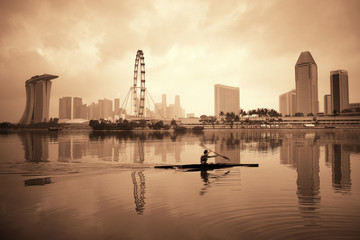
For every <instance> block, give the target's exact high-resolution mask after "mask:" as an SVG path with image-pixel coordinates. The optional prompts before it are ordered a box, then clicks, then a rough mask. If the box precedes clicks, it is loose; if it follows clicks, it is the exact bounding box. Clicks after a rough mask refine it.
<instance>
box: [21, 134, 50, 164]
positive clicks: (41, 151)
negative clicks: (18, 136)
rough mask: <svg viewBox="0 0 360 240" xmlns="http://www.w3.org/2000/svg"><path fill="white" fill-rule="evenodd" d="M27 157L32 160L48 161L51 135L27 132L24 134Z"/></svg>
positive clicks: (23, 140)
mask: <svg viewBox="0 0 360 240" xmlns="http://www.w3.org/2000/svg"><path fill="white" fill-rule="evenodd" d="M22 142H23V145H24V150H25V151H24V152H25V159H26V160H27V161H30V162H46V161H47V160H48V157H49V137H48V136H47V135H44V134H32V133H26V134H24V135H23V136H22Z"/></svg>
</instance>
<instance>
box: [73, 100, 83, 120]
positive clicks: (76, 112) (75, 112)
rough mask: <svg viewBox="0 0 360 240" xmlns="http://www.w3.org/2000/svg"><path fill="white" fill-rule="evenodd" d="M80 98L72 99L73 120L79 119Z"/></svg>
mask: <svg viewBox="0 0 360 240" xmlns="http://www.w3.org/2000/svg"><path fill="white" fill-rule="evenodd" d="M82 105H83V104H82V98H78V97H74V98H73V119H77V118H81V106H82Z"/></svg>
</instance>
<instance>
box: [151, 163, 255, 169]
mask: <svg viewBox="0 0 360 240" xmlns="http://www.w3.org/2000/svg"><path fill="white" fill-rule="evenodd" d="M258 166H259V164H257V163H213V164H184V165H159V166H155V168H162V169H172V168H182V169H187V168H188V169H219V168H229V167H258Z"/></svg>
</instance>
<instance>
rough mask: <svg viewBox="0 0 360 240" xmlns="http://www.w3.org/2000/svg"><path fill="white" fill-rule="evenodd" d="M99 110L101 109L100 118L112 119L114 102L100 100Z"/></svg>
mask: <svg viewBox="0 0 360 240" xmlns="http://www.w3.org/2000/svg"><path fill="white" fill-rule="evenodd" d="M99 108H100V118H106V119H108V118H109V117H112V113H113V111H112V109H113V106H112V101H111V100H109V99H106V98H104V100H99Z"/></svg>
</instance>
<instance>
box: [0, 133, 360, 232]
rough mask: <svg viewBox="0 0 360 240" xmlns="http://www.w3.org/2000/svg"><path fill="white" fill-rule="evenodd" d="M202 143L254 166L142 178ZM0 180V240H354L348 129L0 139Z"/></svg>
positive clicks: (356, 140)
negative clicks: (256, 166) (255, 164)
mask: <svg viewBox="0 0 360 240" xmlns="http://www.w3.org/2000/svg"><path fill="white" fill-rule="evenodd" d="M201 143H204V144H205V145H206V146H207V147H208V148H210V149H213V150H214V151H216V152H219V153H221V154H222V155H225V156H227V157H229V158H230V159H231V162H232V163H240V162H241V163H258V164H259V167H258V168H246V167H236V168H229V169H219V170H214V171H202V172H184V171H180V170H162V169H154V168H153V166H154V165H159V164H186V163H199V158H200V155H201V153H202V151H203V150H204V149H203V147H202V146H201V145H200V144H201ZM209 162H228V161H227V160H225V159H223V158H221V157H217V158H211V159H210V160H209ZM0 173H1V174H0V237H1V239H360V207H359V202H360V131H359V130H346V131H344V130H337V129H335V130H329V131H327V130H292V131H287V130H233V131H231V130H224V131H222V130H216V131H205V132H204V134H194V133H187V134H181V135H175V134H173V133H169V132H164V133H161V132H135V133H126V134H125V133H97V134H95V133H91V132H73V133H70V132H69V133H66V132H64V133H49V132H36V131H31V132H23V133H15V134H1V135H0Z"/></svg>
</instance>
